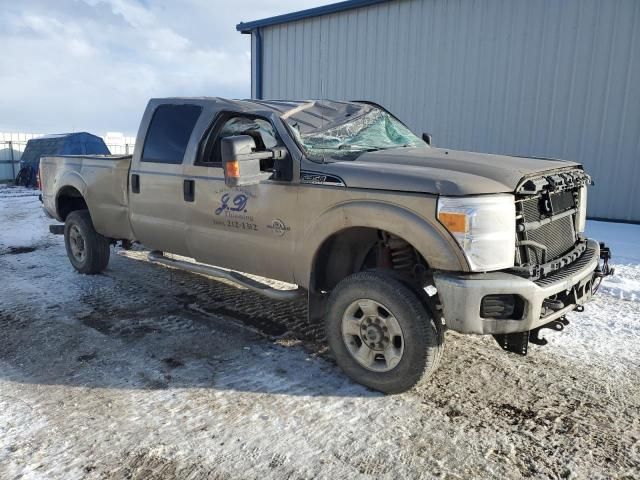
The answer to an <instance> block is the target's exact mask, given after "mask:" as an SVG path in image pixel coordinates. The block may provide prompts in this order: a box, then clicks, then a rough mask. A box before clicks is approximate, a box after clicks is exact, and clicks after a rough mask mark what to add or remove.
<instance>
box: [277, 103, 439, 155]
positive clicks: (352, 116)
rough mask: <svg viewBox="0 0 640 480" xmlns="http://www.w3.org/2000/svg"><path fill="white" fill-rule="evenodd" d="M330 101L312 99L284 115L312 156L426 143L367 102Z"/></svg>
mask: <svg viewBox="0 0 640 480" xmlns="http://www.w3.org/2000/svg"><path fill="white" fill-rule="evenodd" d="M333 103H334V102H331V103H329V102H322V103H321V102H311V103H309V104H307V105H304V106H301V107H298V108H297V109H296V110H297V111H296V112H295V113H292V114H290V115H286V114H285V115H284V116H283V119H284V120H285V121H286V122H287V124H288V125H289V126H290V127H291V130H292V131H293V134H294V135H295V137H296V139H297V141H298V143H299V144H300V145H301V146H302V147H303V149H304V150H305V152H306V153H307V155H309V156H310V157H312V158H323V159H324V158H325V157H333V158H340V159H349V158H351V159H353V158H355V157H357V156H358V155H359V154H360V153H362V152H370V151H375V150H385V149H388V148H398V147H424V146H426V145H427V144H426V143H425V142H424V141H423V140H421V139H420V138H418V137H417V136H416V135H414V134H413V133H412V132H411V130H409V129H408V128H407V127H405V126H404V125H403V124H402V123H401V122H400V121H399V120H397V119H396V118H394V117H393V116H392V115H390V114H389V113H387V112H385V111H384V110H381V109H379V108H376V107H374V106H371V105H367V104H356V103H350V104H349V103H346V102H345V103H344V104H337V105H335V104H333ZM336 103H337V102H336ZM345 105H346V106H345Z"/></svg>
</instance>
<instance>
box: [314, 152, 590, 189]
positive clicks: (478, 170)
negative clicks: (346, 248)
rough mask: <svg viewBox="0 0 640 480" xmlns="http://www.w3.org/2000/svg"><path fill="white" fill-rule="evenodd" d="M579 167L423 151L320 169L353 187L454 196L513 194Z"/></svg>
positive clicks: (376, 155) (373, 155)
mask: <svg viewBox="0 0 640 480" xmlns="http://www.w3.org/2000/svg"><path fill="white" fill-rule="evenodd" d="M579 166H580V165H579V164H578V163H575V162H569V161H564V160H553V159H543V158H532V157H529V158H527V157H515V156H507V155H492V154H487V153H475V152H463V151H456V150H445V149H440V148H429V147H425V148H394V149H390V150H378V151H375V152H365V153H363V154H361V155H360V156H358V158H357V159H356V160H354V161H350V160H345V161H338V162H333V163H327V164H325V165H323V168H322V170H323V173H330V174H333V175H336V176H338V177H340V178H341V179H342V180H343V181H344V182H345V184H346V185H347V186H348V187H353V188H371V189H378V190H395V191H403V192H416V193H432V194H437V195H453V196H455V195H481V194H485V193H511V192H514V191H515V189H516V187H517V186H518V184H519V183H520V182H521V180H522V179H523V178H525V177H529V176H532V175H535V174H540V173H543V172H548V171H554V170H555V171H557V170H561V169H567V168H575V167H579Z"/></svg>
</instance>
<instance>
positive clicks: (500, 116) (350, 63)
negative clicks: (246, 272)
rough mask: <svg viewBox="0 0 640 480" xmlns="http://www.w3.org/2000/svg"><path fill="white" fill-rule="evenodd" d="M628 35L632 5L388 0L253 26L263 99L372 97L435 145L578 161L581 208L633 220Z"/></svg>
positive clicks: (637, 153)
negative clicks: (582, 175)
mask: <svg viewBox="0 0 640 480" xmlns="http://www.w3.org/2000/svg"><path fill="white" fill-rule="evenodd" d="M639 30H640V1H638V0H607V1H603V0H562V1H560V0H424V1H420V0H396V1H392V2H388V3H383V4H379V5H375V6H370V7H364V8H359V9H356V10H350V11H346V12H341V13H335V14H331V15H327V16H324V17H316V18H309V19H304V20H300V21H296V22H291V23H285V24H281V25H276V26H272V27H266V28H263V29H262V37H263V53H264V57H263V97H264V98H296V99H300V98H335V99H369V100H373V101H376V102H379V103H381V104H382V105H384V106H386V107H387V108H389V109H390V110H391V111H393V112H394V113H396V114H397V115H398V116H399V117H400V118H401V119H402V120H403V121H405V122H406V123H407V124H408V125H409V126H410V127H411V128H412V129H413V130H414V131H416V132H418V133H419V132H422V131H429V132H431V133H432V134H433V135H434V142H435V144H436V145H440V146H446V147H449V148H455V149H464V150H475V151H482V152H493V153H506V154H508V153H513V154H520V155H537V156H549V157H559V158H566V159H573V160H578V161H580V162H582V163H584V165H585V166H586V168H587V170H588V171H589V172H590V173H591V174H592V175H593V176H594V179H595V181H596V186H595V188H593V189H592V190H591V192H590V201H589V215H591V216H595V217H605V218H612V219H624V220H634V221H640V188H639V186H640V167H639V166H638V163H639V162H640V45H639V44H640V32H639ZM254 58H256V57H255V56H254Z"/></svg>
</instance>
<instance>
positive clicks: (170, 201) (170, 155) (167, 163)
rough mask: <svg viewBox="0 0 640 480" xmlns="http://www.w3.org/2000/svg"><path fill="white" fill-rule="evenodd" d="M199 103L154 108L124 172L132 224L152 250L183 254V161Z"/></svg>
mask: <svg viewBox="0 0 640 480" xmlns="http://www.w3.org/2000/svg"><path fill="white" fill-rule="evenodd" d="M201 113H202V107H201V106H199V105H192V104H177V105H166V104H165V105H160V106H158V107H157V108H156V109H155V111H154V112H153V116H152V118H151V121H150V123H149V127H148V128H147V133H146V136H145V139H144V145H143V146H142V153H141V154H139V157H138V158H136V157H134V161H133V164H132V168H131V172H130V174H129V175H130V176H129V207H130V217H131V226H132V228H133V231H134V234H135V236H136V239H137V240H139V241H140V242H141V243H142V244H143V245H144V246H146V247H148V248H151V249H153V250H162V251H165V252H171V253H176V254H180V255H188V248H187V242H186V236H185V202H184V198H183V196H184V190H183V188H184V187H183V170H184V167H183V160H184V156H185V153H187V147H188V146H189V144H190V140H191V136H192V133H193V129H194V127H195V125H196V123H197V121H198V118H199V117H200V115H201Z"/></svg>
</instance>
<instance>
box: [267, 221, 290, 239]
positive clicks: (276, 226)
mask: <svg viewBox="0 0 640 480" xmlns="http://www.w3.org/2000/svg"><path fill="white" fill-rule="evenodd" d="M267 228H268V229H269V230H271V231H272V232H273V233H275V234H276V235H278V236H279V237H282V236H283V235H284V234H285V233H287V232H288V231H290V230H291V227H288V226H287V225H286V224H285V223H284V222H283V221H282V220H280V219H279V218H274V219H273V220H272V221H271V224H270V225H267Z"/></svg>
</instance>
